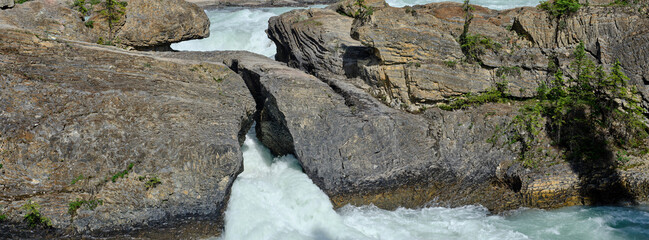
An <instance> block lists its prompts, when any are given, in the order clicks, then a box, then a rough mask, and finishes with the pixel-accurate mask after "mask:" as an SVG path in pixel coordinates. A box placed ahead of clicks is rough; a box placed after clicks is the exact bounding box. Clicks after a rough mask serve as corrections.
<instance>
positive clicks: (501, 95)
mask: <svg viewBox="0 0 649 240" xmlns="http://www.w3.org/2000/svg"><path fill="white" fill-rule="evenodd" d="M509 96H510V95H509V91H508V90H507V82H505V81H503V82H498V83H496V86H495V87H491V88H489V89H487V91H486V92H484V93H480V94H474V93H467V94H464V95H462V96H460V97H456V98H453V99H451V100H450V101H449V103H448V104H440V105H439V108H441V109H442V110H446V111H452V110H456V109H467V108H469V107H474V106H478V105H482V104H485V103H490V102H504V101H506V100H507V98H508V97H509Z"/></svg>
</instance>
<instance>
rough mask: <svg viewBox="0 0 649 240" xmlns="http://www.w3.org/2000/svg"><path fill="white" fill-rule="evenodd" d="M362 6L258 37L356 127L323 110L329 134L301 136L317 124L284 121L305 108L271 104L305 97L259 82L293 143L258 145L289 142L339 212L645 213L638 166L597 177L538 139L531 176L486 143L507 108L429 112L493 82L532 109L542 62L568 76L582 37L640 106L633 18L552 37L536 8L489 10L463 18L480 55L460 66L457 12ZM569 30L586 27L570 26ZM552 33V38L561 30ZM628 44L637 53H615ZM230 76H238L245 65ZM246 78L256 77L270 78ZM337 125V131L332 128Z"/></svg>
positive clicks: (637, 17) (306, 17)
mask: <svg viewBox="0 0 649 240" xmlns="http://www.w3.org/2000/svg"><path fill="white" fill-rule="evenodd" d="M365 4H366V5H365V6H364V7H362V8H363V9H366V10H367V9H371V10H372V11H371V14H369V13H365V14H368V15H363V14H364V13H363V11H365V10H363V9H361V8H359V6H358V5H355V4H353V1H343V2H341V3H339V4H338V5H334V6H331V7H329V9H324V10H317V9H314V10H299V11H292V12H289V13H286V14H283V15H281V16H279V17H275V18H271V20H270V21H269V30H268V35H269V37H270V38H271V39H272V40H273V41H274V42H275V43H276V44H277V46H278V54H277V55H276V59H277V60H279V61H283V62H286V63H288V65H289V66H292V67H295V68H300V69H302V70H305V71H307V72H310V73H312V74H313V75H315V76H317V77H318V78H319V79H320V80H321V81H324V82H326V83H328V84H329V85H330V87H331V88H332V89H334V90H335V92H336V93H338V94H340V95H341V96H344V99H345V101H344V102H339V103H335V104H334V106H336V105H342V104H344V105H346V106H347V107H348V108H349V109H351V110H349V111H351V112H352V114H350V113H344V111H342V110H336V111H324V112H323V113H322V114H320V115H321V116H322V117H320V118H325V117H326V119H327V121H328V122H336V123H335V124H331V125H326V124H324V123H323V124H322V125H324V126H323V127H313V128H309V127H308V126H310V125H311V124H317V123H318V122H317V121H316V120H313V119H319V118H318V117H316V116H309V117H306V116H305V117H301V118H299V119H310V120H309V121H308V122H307V121H305V120H292V115H293V114H296V113H295V112H297V111H298V110H293V109H294V108H297V107H295V105H298V103H302V102H305V101H306V100H303V101H297V102H296V103H294V104H291V103H281V102H280V101H290V100H288V99H292V98H300V96H291V97H282V96H284V94H288V95H290V94H292V93H291V92H290V91H291V90H292V89H294V88H298V86H303V84H301V83H296V85H298V86H294V87H289V88H279V87H274V85H277V84H280V83H274V81H273V80H272V79H270V80H265V79H264V78H263V77H261V78H260V79H261V80H260V82H261V85H263V86H265V88H269V90H267V92H268V93H269V95H272V96H273V98H271V97H268V99H272V101H273V102H277V103H276V105H277V107H275V108H272V107H268V108H269V109H272V110H269V111H268V112H270V113H273V112H278V113H275V114H272V115H273V117H269V118H268V119H274V120H275V122H276V125H280V126H286V128H288V130H282V131H288V132H289V133H284V134H273V133H271V132H272V131H268V133H266V134H268V135H272V136H291V137H292V140H291V139H288V140H287V141H291V142H293V148H294V150H295V154H296V155H297V157H298V159H300V161H301V163H302V164H303V167H304V169H305V172H306V173H307V174H308V175H309V176H310V177H311V178H312V179H314V182H316V184H318V185H319V186H320V187H321V188H323V190H324V191H325V192H326V193H327V194H329V196H330V197H331V198H332V201H334V203H337V204H338V206H340V204H345V203H356V204H368V203H373V204H375V205H378V206H382V207H387V208H391V207H395V206H398V205H401V206H421V205H422V204H423V203H426V202H429V201H432V202H434V203H437V204H442V205H450V206H455V205H461V204H482V205H484V206H486V207H487V208H489V209H491V210H495V211H501V210H505V209H511V208H517V207H520V206H529V207H541V208H553V207H560V206H566V205H575V204H595V203H613V202H617V201H620V200H621V201H631V202H633V201H647V194H646V187H642V186H646V184H647V182H648V178H647V176H646V174H645V172H646V170H647V169H646V166H644V165H646V159H642V158H637V159H634V160H633V161H637V162H636V165H634V166H635V167H634V168H631V169H625V171H622V170H619V169H616V164H615V163H612V162H610V161H609V160H606V159H602V161H601V163H602V166H590V167H585V166H584V165H580V164H579V163H574V162H568V161H565V160H563V159H562V157H561V152H560V151H559V149H556V148H553V147H550V146H551V143H550V140H549V139H548V137H547V136H539V138H541V139H542V140H541V141H540V143H539V145H542V146H548V147H547V148H544V150H542V153H540V155H543V156H545V157H541V158H542V159H541V160H539V163H538V166H537V167H534V168H530V167H524V166H523V165H522V163H521V162H520V161H518V160H516V159H518V156H516V153H515V152H516V150H515V149H517V148H519V147H520V146H515V145H509V146H508V144H504V143H494V142H493V141H495V140H496V139H494V138H491V137H494V136H496V135H498V132H497V131H498V130H497V129H498V128H499V126H502V125H501V123H503V122H511V117H512V116H514V115H516V114H517V112H518V110H517V109H518V107H517V106H516V104H517V103H515V102H514V103H510V104H504V105H503V104H495V105H486V106H481V107H477V108H475V109H470V110H461V111H453V112H447V111H440V110H439V109H437V108H435V104H436V103H439V102H444V101H446V100H448V99H449V98H451V97H454V96H459V95H461V94H465V93H480V92H484V91H486V90H487V89H489V88H491V87H493V86H494V85H495V84H496V83H497V82H505V83H507V86H508V88H509V89H510V91H511V94H512V95H513V97H514V98H519V99H525V98H529V97H532V96H533V95H534V94H535V92H536V88H537V86H538V83H540V82H545V81H548V80H549V79H550V78H551V77H552V76H551V74H550V72H551V71H552V70H551V69H550V68H551V67H550V66H548V62H552V63H553V64H555V65H556V66H558V67H559V68H563V69H567V66H568V65H569V62H570V61H571V59H572V52H573V49H574V46H575V45H576V43H577V39H579V37H578V36H581V37H585V36H590V34H596V35H597V36H598V38H596V39H600V40H597V41H592V39H589V41H585V44H586V46H587V49H589V52H590V53H591V55H592V56H591V57H592V59H595V60H597V61H598V62H600V63H603V64H605V65H606V64H611V63H612V61H613V60H614V59H620V61H622V60H621V59H622V58H629V59H628V60H625V62H624V63H622V65H623V66H624V69H625V71H626V73H627V74H628V75H629V76H630V77H631V78H632V83H633V84H635V86H636V87H638V89H644V90H642V91H645V93H646V89H647V85H646V84H645V83H643V80H642V79H643V77H642V74H644V73H643V72H642V70H636V69H645V68H646V64H647V63H646V62H642V61H635V60H633V59H635V58H641V56H644V55H646V44H642V43H639V42H635V39H642V38H644V37H646V36H647V32H646V31H644V29H646V25H647V18H646V16H645V15H642V13H643V11H644V10H642V9H643V8H640V10H638V8H636V7H616V8H613V9H611V10H607V8H603V7H597V6H595V7H590V8H585V9H583V10H580V11H579V12H578V13H577V14H575V15H573V16H569V17H568V18H566V19H568V20H566V23H565V24H563V23H561V22H558V23H556V24H554V23H553V22H552V20H549V19H550V18H549V16H548V15H547V13H545V12H543V11H541V10H538V9H536V8H518V9H512V10H505V11H495V10H490V9H486V8H482V7H479V6H473V7H474V10H473V13H474V19H473V21H472V23H471V25H470V28H469V32H468V33H469V34H470V35H471V36H475V37H476V38H478V39H479V41H478V43H479V44H481V45H480V46H478V47H480V49H479V50H480V51H479V54H476V56H475V59H467V58H468V57H467V53H465V52H464V50H463V49H462V47H461V45H460V43H459V42H458V38H459V36H460V35H461V33H462V31H463V27H464V13H465V12H464V11H463V10H462V5H461V4H457V3H433V4H428V5H423V6H415V7H406V8H392V7H388V6H386V5H385V4H384V3H383V2H382V1H367V2H365ZM609 12H610V14H609ZM532 13H533V14H532ZM350 16H356V18H352V17H350ZM589 19H591V20H593V21H590V20H589ZM631 22H633V23H634V24H635V25H634V26H631ZM586 23H588V24H586ZM612 23H617V24H615V25H614V24H612ZM544 24H545V25H544ZM571 24H572V25H575V24H577V25H579V24H581V25H583V27H567V26H570V25H571ZM559 25H561V26H562V28H561V29H560V30H557V29H558V28H559ZM563 25H567V26H563ZM524 29H530V30H524ZM641 29H642V30H641ZM527 31H530V32H535V34H527ZM555 32H556V34H557V35H552V34H554V33H555ZM546 33H547V34H546ZM544 34H545V35H544ZM609 34H610V35H609ZM350 36H351V37H352V38H350ZM541 36H544V37H545V38H543V37H541ZM553 36H556V37H553ZM566 36H570V37H566ZM608 36H611V37H608ZM542 39H543V40H542ZM564 39H570V40H564ZM597 42H599V43H606V45H607V46H609V45H614V46H617V47H615V48H613V47H597V46H603V45H604V44H599V45H598V44H597ZM634 42H635V43H634ZM544 44H546V45H544ZM629 44H631V45H633V46H635V48H636V50H635V51H627V50H625V51H621V50H617V49H621V48H623V47H622V46H626V45H629ZM600 52H601V54H599V53H600ZM625 54H626V55H629V56H626V55H625ZM630 55H633V56H630ZM603 56H609V57H603ZM611 56H615V57H611ZM467 62H469V63H467ZM237 66H238V68H239V69H241V68H242V67H241V66H245V64H242V63H241V62H240V63H238V65H237ZM249 68H253V69H254V67H249ZM256 72H258V73H257V74H252V75H254V76H257V75H262V74H261V73H262V72H263V73H268V72H271V71H269V70H258V71H256ZM248 75H251V74H248ZM278 82H281V84H289V83H293V82H295V81H294V80H291V81H279V80H278ZM299 88H300V89H302V88H303V87H299ZM310 89H317V88H315V87H310ZM285 92H287V93H285ZM368 93H369V94H368ZM317 94H318V93H316V92H313V93H310V94H299V95H317ZM361 96H363V97H361ZM644 96H645V101H646V100H647V98H646V95H644ZM375 98H377V99H379V100H381V101H382V102H384V103H386V104H388V105H389V106H391V107H393V108H397V109H404V110H408V111H411V112H413V113H417V112H422V113H420V114H405V113H402V112H399V111H393V110H378V109H385V108H384V107H380V106H381V105H380V104H379V103H378V101H377V100H376V99H375ZM360 99H362V100H360ZM258 102H259V101H258ZM327 102H328V101H327ZM367 102H373V103H372V104H367ZM309 103H310V105H311V102H309ZM369 106H371V107H369ZM320 108H321V109H344V108H343V107H329V108H326V107H320ZM276 109H278V110H276ZM297 115H303V113H301V112H300V113H297ZM320 115H318V116H320ZM336 115H337V116H339V117H338V118H344V119H345V120H336V119H337V118H336V117H333V116H336ZM355 122H358V123H357V125H355V124H354V123H355ZM347 124H351V125H347ZM325 126H329V127H325ZM333 126H336V127H333ZM340 126H344V127H340ZM465 127H466V128H465ZM326 132H335V133H336V134H335V135H336V136H335V137H334V136H331V135H332V134H330V133H328V134H325V133H326ZM262 134H264V132H263V131H262ZM542 134H543V133H542ZM314 135H316V136H318V137H319V138H320V139H325V140H322V141H323V142H327V143H328V144H326V146H329V147H324V146H319V145H318V146H316V147H310V146H311V145H313V144H315V143H314V142H312V141H310V140H309V139H310V138H311V137H312V136H314ZM263 137H264V136H262V139H263ZM490 138H491V139H490ZM487 142H492V143H493V144H488V143H487ZM300 145H305V146H300ZM271 148H272V145H271ZM372 150H375V151H372ZM276 151H278V152H282V151H283V150H281V149H280V150H276ZM347 153H353V154H347ZM604 165H605V166H604ZM610 169H613V170H610ZM336 175H338V177H335V176H336ZM336 178H338V179H336ZM347 180H349V181H347ZM636 187H637V188H636Z"/></svg>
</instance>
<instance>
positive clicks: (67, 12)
mask: <svg viewBox="0 0 649 240" xmlns="http://www.w3.org/2000/svg"><path fill="white" fill-rule="evenodd" d="M0 24H4V25H11V26H16V27H19V28H23V29H26V30H29V31H31V32H34V34H37V35H39V36H43V37H46V36H52V37H63V38H67V39H73V40H78V41H85V42H93V41H96V37H94V36H93V34H92V33H91V31H90V30H91V29H90V28H88V27H86V26H84V23H83V20H82V15H81V13H79V12H78V11H76V10H73V9H71V8H70V6H69V5H68V3H65V2H64V1H44V0H35V1H27V2H25V3H23V4H17V5H16V6H15V7H14V8H11V9H7V10H3V11H2V14H0Z"/></svg>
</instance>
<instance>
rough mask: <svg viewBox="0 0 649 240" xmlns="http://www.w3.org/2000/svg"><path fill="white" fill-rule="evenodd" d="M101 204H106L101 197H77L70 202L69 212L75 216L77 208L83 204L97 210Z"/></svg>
mask: <svg viewBox="0 0 649 240" xmlns="http://www.w3.org/2000/svg"><path fill="white" fill-rule="evenodd" d="M99 205H104V201H103V200H101V199H91V200H83V199H79V198H77V200H76V201H74V202H70V203H69V204H68V214H70V215H72V216H74V215H75V214H76V213H77V210H78V209H79V208H81V207H82V206H85V207H86V208H88V209H90V210H95V208H97V207H98V206H99Z"/></svg>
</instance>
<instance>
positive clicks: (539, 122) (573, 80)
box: [509, 43, 649, 166]
mask: <svg viewBox="0 0 649 240" xmlns="http://www.w3.org/2000/svg"><path fill="white" fill-rule="evenodd" d="M574 55H575V59H574V61H573V62H572V63H571V64H570V68H569V71H570V72H571V73H572V75H570V76H566V75H564V73H563V72H562V71H561V69H557V70H556V72H555V73H554V79H553V80H552V82H550V83H544V84H541V85H540V86H539V88H538V90H537V92H538V94H537V97H536V98H537V99H536V101H535V103H534V104H531V105H526V106H524V107H522V108H521V109H520V114H519V115H518V116H516V117H515V118H514V120H513V121H512V123H511V124H510V129H509V139H510V141H509V142H510V143H514V142H520V143H521V144H522V149H521V155H520V157H521V159H522V160H523V161H524V162H525V163H526V165H527V166H532V165H533V164H532V162H531V159H532V157H533V156H531V155H530V154H532V151H530V150H532V148H533V146H536V144H535V142H536V141H537V140H538V139H537V136H538V133H540V131H541V130H542V129H543V127H544V124H543V120H545V121H547V122H546V123H545V127H546V130H547V133H548V135H549V137H550V138H551V139H552V141H553V144H554V145H556V146H558V147H560V148H561V149H563V150H565V154H566V158H567V159H572V160H577V161H585V162H591V161H596V160H597V159H601V158H605V157H606V156H607V153H606V152H608V151H611V148H620V149H627V150H637V149H638V148H640V149H641V150H639V151H642V148H647V146H646V145H645V143H646V139H647V138H648V137H649V128H648V125H647V120H646V118H645V116H644V115H643V109H642V108H641V106H640V99H639V98H638V96H637V90H636V89H635V87H629V86H628V78H627V77H626V76H625V75H624V73H623V72H622V69H621V66H620V63H619V62H618V61H616V62H615V64H614V65H613V66H612V67H611V69H610V71H609V72H608V73H607V72H605V71H604V70H603V68H602V67H601V66H596V65H595V63H593V62H592V61H591V60H590V59H588V57H587V54H586V51H585V49H584V45H583V44H582V43H580V44H579V45H578V46H577V48H576V50H575V52H574Z"/></svg>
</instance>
